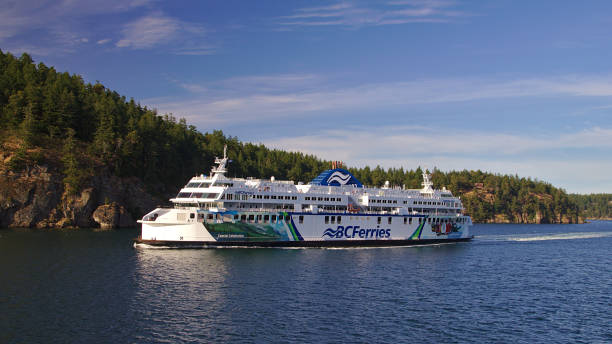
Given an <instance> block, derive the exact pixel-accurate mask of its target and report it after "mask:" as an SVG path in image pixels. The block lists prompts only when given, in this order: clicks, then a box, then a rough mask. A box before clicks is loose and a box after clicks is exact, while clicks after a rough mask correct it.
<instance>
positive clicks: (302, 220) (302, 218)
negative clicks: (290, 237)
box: [300, 215, 304, 223]
mask: <svg viewBox="0 0 612 344" xmlns="http://www.w3.org/2000/svg"><path fill="white" fill-rule="evenodd" d="M300 223H304V215H300Z"/></svg>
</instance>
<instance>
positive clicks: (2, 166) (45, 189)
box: [0, 151, 165, 229]
mask: <svg viewBox="0 0 612 344" xmlns="http://www.w3.org/2000/svg"><path fill="white" fill-rule="evenodd" d="M12 159H14V155H12V154H10V153H8V152H7V151H3V152H0V227H37V228H71V227H75V228H76V227H82V228H89V227H99V228H103V229H108V228H118V227H133V226H136V219H138V218H140V217H141V216H142V215H143V214H144V213H145V212H148V211H150V210H152V209H154V208H155V207H156V206H158V205H160V204H163V203H165V202H164V199H162V198H159V197H154V196H152V195H151V194H149V193H148V192H147V191H146V189H145V186H144V184H143V183H142V182H141V181H140V180H139V179H137V178H119V177H117V176H114V175H111V174H110V173H108V171H107V170H106V169H105V168H100V169H97V170H96V172H95V173H94V175H93V176H88V177H87V179H86V180H85V181H84V183H83V187H82V188H81V189H80V190H79V191H78V192H76V193H70V192H68V190H67V189H66V187H65V184H64V182H63V178H64V176H63V175H62V173H61V172H60V171H59V168H56V167H54V166H53V165H48V164H26V165H25V166H22V167H21V168H14V167H13V168H11V164H10V162H11V160H12Z"/></svg>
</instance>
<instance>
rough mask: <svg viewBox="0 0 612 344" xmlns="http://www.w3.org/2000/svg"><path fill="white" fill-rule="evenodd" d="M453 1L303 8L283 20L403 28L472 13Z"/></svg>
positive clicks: (289, 23) (283, 22) (284, 22)
mask: <svg viewBox="0 0 612 344" xmlns="http://www.w3.org/2000/svg"><path fill="white" fill-rule="evenodd" d="M454 6H456V3H454V2H450V1H435V0H423V1H391V2H386V3H385V2H378V3H376V4H375V5H374V4H372V5H363V4H359V3H357V2H341V3H337V4H334V5H329V6H321V7H306V8H299V9H297V10H295V11H294V13H293V14H291V15H287V16H284V17H281V25H283V26H287V27H291V26H348V27H360V26H369V25H399V24H408V23H444V22H449V21H452V20H454V19H456V18H458V17H465V16H468V15H469V14H468V13H466V12H462V11H457V10H451V8H452V7H454Z"/></svg>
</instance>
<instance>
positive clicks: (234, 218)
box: [136, 209, 471, 247]
mask: <svg viewBox="0 0 612 344" xmlns="http://www.w3.org/2000/svg"><path fill="white" fill-rule="evenodd" d="M178 219H180V220H181V221H179V220H178ZM140 222H141V223H142V235H141V237H140V238H138V239H137V240H136V243H137V244H146V245H153V246H177V247H220V246H221V247H223V246H244V247H346V246H366V247H369V246H408V245H426V244H436V243H450V242H459V241H468V240H470V239H471V235H470V231H469V228H470V226H471V222H470V219H469V217H467V216H461V217H458V216H442V215H439V216H436V215H389V214H353V213H318V214H312V213H298V212H283V211H277V212H239V211H225V212H213V211H208V210H198V211H195V210H192V211H186V210H179V209H172V210H170V211H168V212H165V214H164V215H162V216H160V217H159V218H156V219H155V220H154V221H140Z"/></svg>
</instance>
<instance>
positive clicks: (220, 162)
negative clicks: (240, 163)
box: [211, 145, 228, 174]
mask: <svg viewBox="0 0 612 344" xmlns="http://www.w3.org/2000/svg"><path fill="white" fill-rule="evenodd" d="M227 161H228V160H227V145H224V146H223V158H222V159H219V158H215V164H217V167H213V168H212V170H211V172H212V173H213V174H217V173H218V174H224V173H225V172H227V170H226V169H225V166H226V165H227Z"/></svg>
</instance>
